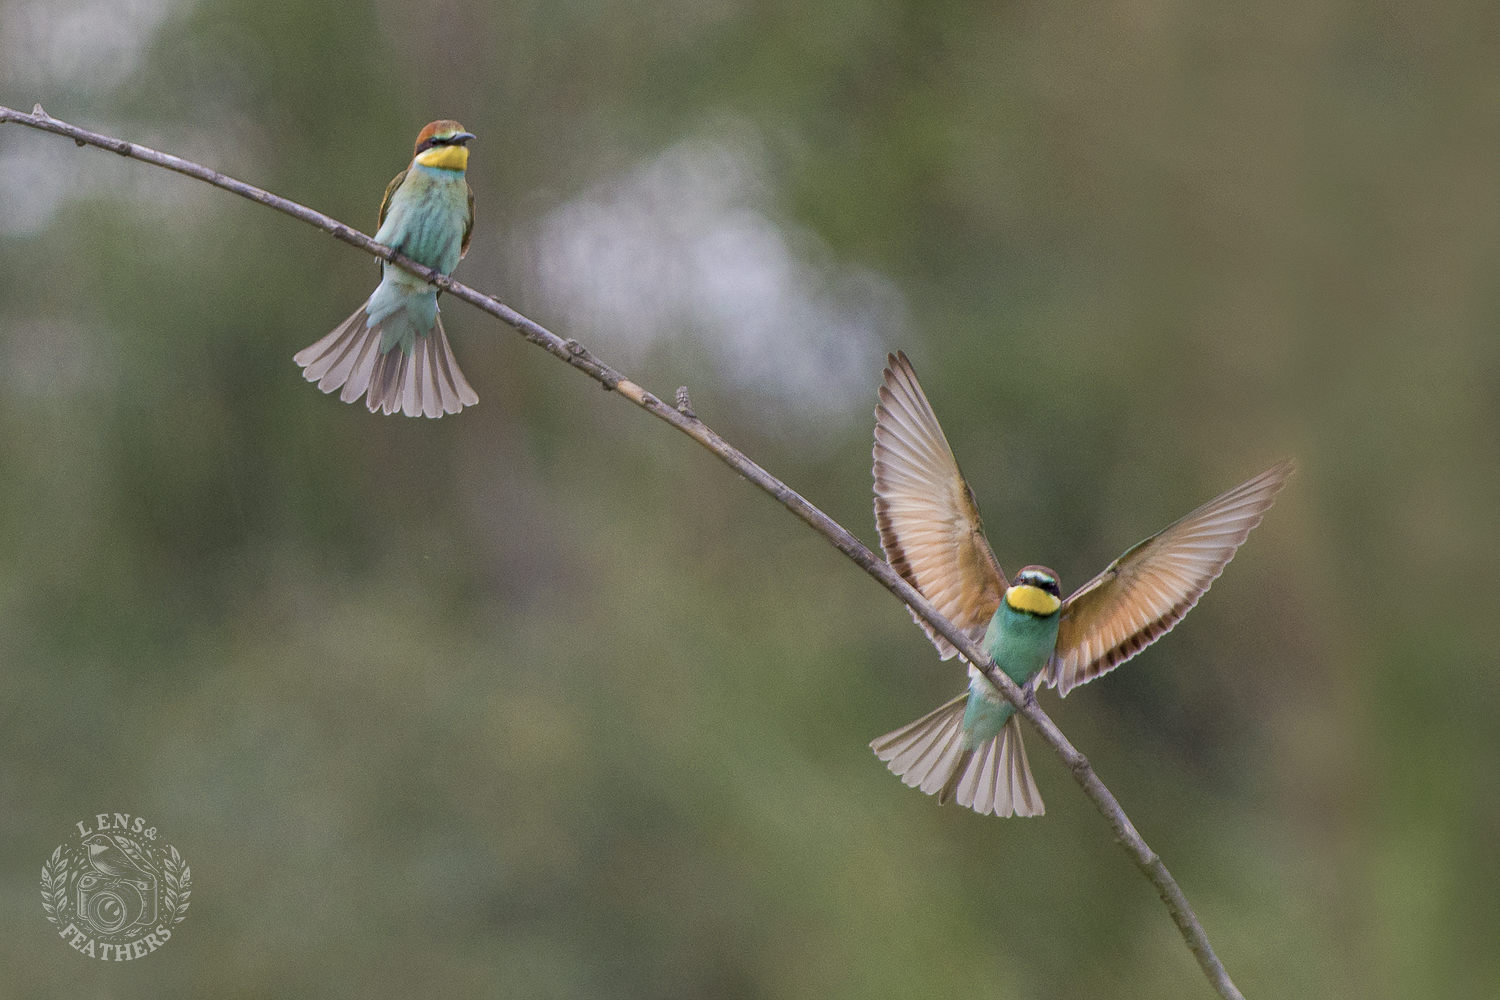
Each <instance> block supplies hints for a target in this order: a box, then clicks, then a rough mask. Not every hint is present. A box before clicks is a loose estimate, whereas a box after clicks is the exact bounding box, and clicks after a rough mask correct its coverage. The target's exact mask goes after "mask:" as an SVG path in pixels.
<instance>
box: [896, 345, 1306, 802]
mask: <svg viewBox="0 0 1500 1000" xmlns="http://www.w3.org/2000/svg"><path fill="white" fill-rule="evenodd" d="M1292 470H1293V464H1292V462H1291V461H1284V462H1282V463H1281V464H1280V465H1277V466H1276V467H1274V468H1272V469H1268V470H1267V471H1265V472H1262V473H1261V474H1260V475H1258V476H1256V477H1255V478H1254V479H1251V480H1249V481H1248V482H1245V483H1241V484H1240V485H1239V486H1236V487H1235V488H1234V489H1232V490H1230V491H1229V492H1228V493H1225V494H1224V495H1223V496H1220V497H1218V498H1216V499H1213V500H1210V501H1209V502H1208V503H1206V504H1204V505H1203V506H1202V507H1199V508H1198V509H1197V510H1195V511H1193V512H1192V513H1190V514H1188V515H1187V516H1186V517H1184V518H1182V519H1181V520H1180V521H1177V522H1176V523H1174V524H1172V525H1169V526H1168V527H1166V528H1165V529H1163V530H1162V531H1160V532H1158V533H1157V534H1155V535H1152V536H1151V537H1150V538H1148V539H1146V540H1145V541H1144V542H1141V543H1140V544H1139V545H1136V546H1134V547H1132V548H1131V549H1129V550H1128V551H1127V552H1126V553H1125V554H1124V555H1122V556H1121V557H1120V558H1118V559H1116V560H1115V561H1114V562H1112V563H1110V564H1109V566H1108V567H1107V568H1106V569H1105V570H1104V572H1102V573H1100V574H1099V575H1098V576H1096V577H1094V578H1093V579H1092V580H1090V581H1089V582H1088V583H1086V584H1084V585H1083V587H1081V588H1080V589H1079V590H1078V591H1077V592H1075V593H1074V594H1073V596H1071V597H1069V598H1068V599H1067V600H1062V598H1061V589H1060V587H1059V581H1058V578H1057V574H1056V573H1054V572H1053V571H1052V570H1050V569H1047V568H1045V567H1042V566H1027V567H1026V568H1025V569H1023V570H1021V572H1020V573H1018V574H1016V577H1015V580H1014V581H1013V582H1012V583H1011V584H1010V585H1009V586H1006V583H1005V579H1006V577H1005V574H1004V572H1002V571H1001V569H1000V563H999V561H998V560H997V559H996V558H995V553H994V551H993V550H992V549H991V548H990V545H989V542H988V541H987V540H986V539H985V536H984V529H983V526H982V524H981V522H980V519H979V508H978V506H977V505H976V504H975V501H974V494H973V493H972V492H971V491H970V490H969V486H968V484H967V483H966V482H964V477H963V474H962V473H961V472H959V469H958V462H957V460H956V459H954V457H953V451H952V449H951V448H949V447H948V439H947V438H946V437H944V436H943V429H942V428H941V427H939V426H938V422H937V416H936V415H934V414H933V412H932V406H931V405H930V404H929V403H928V402H927V397H926V396H925V395H923V394H922V387H921V385H920V384H918V382H917V375H916V372H914V371H913V370H912V367H911V362H910V361H908V360H907V359H906V355H905V354H894V355H890V356H889V357H888V358H887V367H886V369H885V384H884V385H883V386H881V388H880V405H879V406H877V407H876V408H875V468H874V473H875V524H876V527H877V528H879V530H880V544H881V546H882V547H883V548H884V549H885V555H886V559H887V560H889V562H890V564H891V566H892V568H894V569H895V570H896V571H897V572H899V573H900V574H901V576H902V577H904V578H905V579H906V582H908V583H910V584H911V585H912V586H913V587H915V588H916V589H917V591H919V592H920V593H921V594H922V596H923V597H925V598H927V600H928V601H930V602H932V605H933V607H935V608H936V609H937V610H938V611H939V612H941V613H942V614H943V616H944V617H946V618H947V619H948V620H949V621H950V622H952V623H953V624H954V625H956V626H957V627H958V628H959V629H961V630H963V631H964V632H966V633H968V635H969V636H970V637H971V638H972V639H973V640H974V641H975V642H976V643H978V644H979V645H980V647H981V648H982V649H984V650H985V652H987V653H989V654H990V657H991V658H992V659H993V660H994V661H995V665H996V666H998V667H999V668H1000V669H1001V670H1003V671H1005V673H1006V674H1007V675H1008V676H1009V677H1010V678H1011V680H1013V681H1015V682H1016V683H1017V684H1018V685H1022V686H1026V685H1034V684H1035V682H1036V681H1038V680H1040V681H1041V682H1042V683H1045V684H1049V685H1051V686H1053V687H1055V688H1057V690H1058V693H1059V694H1062V695H1066V694H1067V693H1068V691H1070V690H1071V689H1072V688H1074V687H1077V686H1078V685H1079V684H1083V683H1085V682H1087V681H1091V680H1093V679H1094V678H1095V677H1098V676H1099V675H1100V674H1103V673H1105V672H1107V671H1110V670H1113V669H1114V668H1115V667H1118V666H1119V665H1120V664H1122V663H1124V662H1125V661H1126V660H1128V659H1130V658H1131V657H1132V656H1134V655H1135V654H1136V653H1139V652H1140V651H1141V650H1142V649H1145V648H1146V647H1147V646H1149V645H1150V644H1151V643H1153V642H1155V641H1156V640H1157V639H1159V638H1160V637H1161V636H1162V635H1164V634H1165V633H1166V632H1168V631H1169V630H1170V629H1171V628H1172V626H1173V625H1176V624H1177V622H1178V621H1180V620H1181V619H1182V616H1183V615H1185V614H1187V613H1188V610H1189V609H1190V608H1192V606H1193V605H1194V604H1197V603H1198V598H1200V597H1202V596H1203V593H1204V591H1206V590H1208V587H1209V584H1211V583H1212V582H1213V581H1214V580H1215V579H1216V578H1217V577H1218V575H1219V574H1220V573H1222V572H1223V571H1224V567H1225V565H1227V564H1228V562H1229V560H1230V559H1232V558H1233V557H1234V553H1235V550H1236V549H1238V548H1239V547H1240V543H1242V542H1243V541H1244V540H1245V537H1246V536H1247V535H1248V534H1249V533H1250V529H1251V528H1253V527H1255V526H1256V525H1257V524H1259V523H1260V520H1261V517H1262V516H1263V515H1264V514H1265V512H1266V511H1267V510H1268V509H1270V506H1271V502H1272V501H1273V500H1274V499H1275V496H1276V494H1277V492H1278V491H1280V489H1281V488H1282V487H1283V486H1285V485H1286V481H1287V477H1289V476H1290V475H1291V474H1292ZM912 617H913V618H916V615H915V614H913V615H912ZM917 623H918V624H919V625H921V626H922V628H923V629H925V630H926V632H927V635H928V637H929V638H931V639H932V641H933V643H934V644H935V645H936V646H937V648H938V652H939V653H940V654H942V658H943V659H945V660H946V659H949V658H951V657H952V656H953V655H954V654H956V653H957V652H958V650H956V649H954V648H953V646H952V644H951V643H949V642H948V641H947V640H946V639H944V638H943V637H942V636H941V635H939V634H938V633H937V632H935V631H933V630H932V628H930V627H929V626H928V625H927V623H926V622H923V621H922V620H921V619H920V618H917ZM870 746H871V747H872V748H873V749H874V750H875V753H876V755H877V756H878V757H879V758H880V759H881V760H883V761H886V762H887V763H888V765H889V767H890V769H891V770H892V771H893V772H895V773H896V774H897V775H898V776H900V777H901V780H902V781H904V782H905V783H906V784H907V785H911V786H914V787H918V788H921V789H922V791H924V792H926V793H927V794H928V795H931V794H932V793H934V792H936V793H937V795H938V801H939V802H945V801H947V800H948V799H949V798H950V797H951V798H956V799H957V800H958V802H959V804H960V805H964V806H968V807H969V808H971V809H973V810H974V811H975V812H978V813H994V814H995V815H996V816H1009V815H1011V814H1012V813H1014V814H1016V815H1018V816H1039V815H1041V813H1042V797H1041V794H1040V793H1039V792H1038V791H1037V787H1036V782H1035V781H1034V780H1033V779H1032V777H1031V765H1030V764H1028V763H1027V761H1026V748H1025V747H1024V746H1022V745H1021V727H1020V724H1019V720H1018V719H1017V717H1016V715H1015V708H1014V707H1013V706H1012V705H1011V704H1010V702H1008V701H1006V700H1005V697H1004V696H1003V695H1002V694H1001V693H1000V691H999V690H998V689H997V688H996V687H995V686H994V685H993V684H991V683H990V682H989V681H988V680H987V679H986V678H985V676H984V674H982V673H981V672H980V671H979V670H977V669H976V668H975V667H973V666H972V665H971V666H970V667H969V690H968V691H967V692H965V693H964V694H962V695H959V696H958V697H957V698H955V699H953V700H952V701H950V702H948V703H947V704H946V705H943V706H942V707H941V708H938V709H937V710H936V711H933V712H931V713H929V714H927V715H925V716H923V717H922V718H920V719H918V720H917V721H916V722H913V723H911V724H910V725H908V726H903V727H902V728H900V729H898V730H896V731H895V732H893V733H887V734H886V735H885V736H882V737H880V739H878V740H875V741H874V742H872V743H871V744H870Z"/></svg>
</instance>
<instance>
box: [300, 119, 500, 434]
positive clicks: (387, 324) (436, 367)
mask: <svg viewBox="0 0 1500 1000" xmlns="http://www.w3.org/2000/svg"><path fill="white" fill-rule="evenodd" d="M472 138H474V135H473V133H471V132H465V131H464V127H463V126H462V125H460V124H459V123H458V122H454V121H437V122H432V123H431V124H429V125H428V126H427V127H426V128H424V129H423V130H422V131H421V133H420V134H418V136H417V149H416V155H415V156H414V157H413V158H412V161H411V165H410V166H408V167H407V168H406V169H405V170H403V171H401V172H400V173H399V174H397V175H396V177H395V179H394V180H392V181H391V183H390V184H389V185H387V186H386V189H385V198H384V199H383V200H382V201H381V202H380V219H379V221H378V222H377V223H376V225H377V226H378V227H379V228H378V230H377V231H376V233H375V242H377V243H383V244H385V245H386V246H388V247H390V248H391V249H392V250H395V251H397V252H398V253H402V254H405V255H406V256H408V257H410V258H411V259H412V260H414V261H416V262H417V263H419V264H425V265H426V266H428V267H430V268H432V269H433V270H434V271H438V272H439V273H442V274H451V273H452V271H453V269H454V268H455V267H457V266H458V262H459V261H460V260H463V258H464V255H465V254H466V253H468V252H469V237H470V236H471V235H473V232H474V190H473V189H472V188H471V187H469V182H468V181H467V180H465V179H464V171H465V170H466V169H467V168H468V166H469V149H468V146H467V145H466V144H467V143H468V141H469V140H470V139H472ZM381 268H382V276H381V279H380V284H379V285H377V286H376V288H375V291H374V293H373V294H372V295H371V296H370V298H369V299H368V300H367V301H366V302H365V304H364V305H362V306H360V307H359V308H358V309H356V310H355V311H354V315H353V316H350V317H349V318H348V319H347V320H345V321H344V322H343V323H340V324H339V325H338V327H337V328H335V329H334V331H333V332H332V333H330V334H329V335H328V336H326V337H324V338H323V339H322V340H320V341H318V342H317V343H316V344H314V345H312V346H311V347H309V348H307V349H305V350H302V351H299V352H298V353H297V356H296V359H295V360H296V362H297V364H299V365H301V366H302V367H303V368H304V369H306V371H305V372H304V374H305V375H306V376H307V380H308V381H309V382H317V383H318V388H319V389H322V390H323V391H324V392H332V391H333V390H335V389H337V388H339V387H340V386H342V387H343V390H344V391H343V392H341V393H339V399H342V400H343V401H344V402H346V403H352V402H354V401H355V400H356V399H358V398H359V397H360V396H361V395H364V396H365V405H366V406H367V407H369V409H370V412H371V413H374V412H375V411H376V410H379V411H380V412H382V413H386V414H390V413H395V412H396V411H397V410H398V409H399V410H400V411H401V412H402V413H404V414H406V415H407V416H408V417H415V416H419V415H425V416H429V417H441V416H442V415H443V414H444V413H457V412H458V411H459V410H462V409H463V408H464V407H465V406H472V405H474V404H475V403H477V402H479V397H478V396H477V395H475V393H474V390H473V389H471V388H469V383H468V382H467V381H465V379H464V375H463V372H461V371H459V370H458V362H457V361H455V360H454V358H453V349H452V348H451V347H449V346H448V335H447V334H446V333H444V332H443V321H442V320H441V319H439V318H438V304H437V289H436V288H434V287H432V286H431V285H429V284H428V283H427V282H425V281H423V280H422V279H421V278H419V277H417V276H416V275H415V274H412V273H411V272H409V271H405V270H402V269H401V268H399V267H397V266H396V265H395V264H391V263H388V262H382V263H381Z"/></svg>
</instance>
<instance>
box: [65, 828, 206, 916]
mask: <svg viewBox="0 0 1500 1000" xmlns="http://www.w3.org/2000/svg"><path fill="white" fill-rule="evenodd" d="M173 853H176V852H173ZM67 906H68V859H67V857H66V856H65V855H64V854H63V852H62V845H61V844H59V845H58V847H57V850H55V851H53V852H52V857H51V858H49V859H48V860H47V862H46V864H44V865H42V908H43V909H45V910H46V911H47V919H48V920H50V921H52V922H53V923H54V924H55V923H57V922H58V920H57V918H58V915H59V914H62V913H64V912H65V911H66V910H67ZM178 919H179V920H180V919H181V918H180V917H179V918H178Z"/></svg>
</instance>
